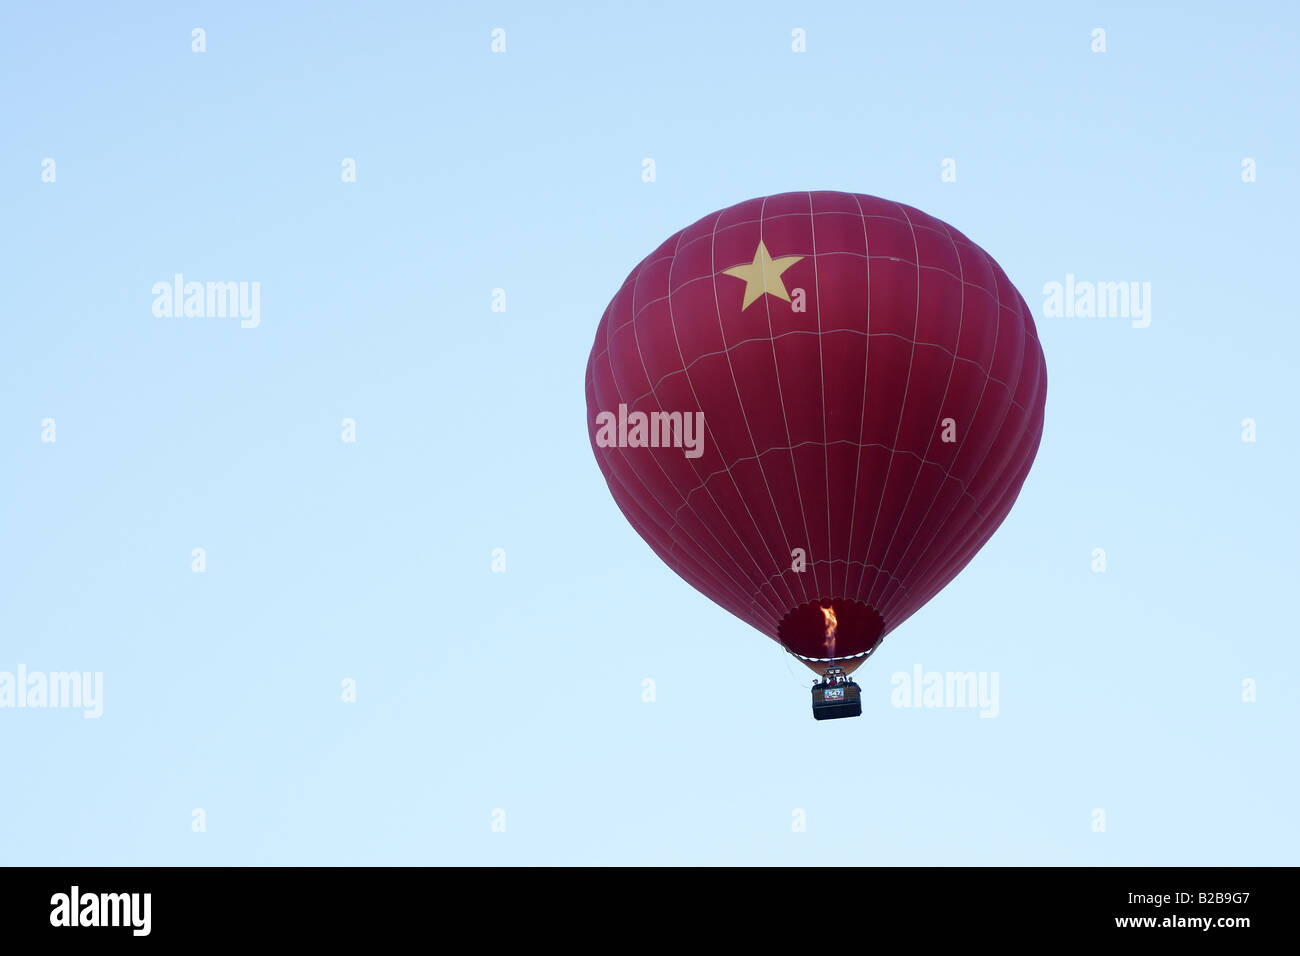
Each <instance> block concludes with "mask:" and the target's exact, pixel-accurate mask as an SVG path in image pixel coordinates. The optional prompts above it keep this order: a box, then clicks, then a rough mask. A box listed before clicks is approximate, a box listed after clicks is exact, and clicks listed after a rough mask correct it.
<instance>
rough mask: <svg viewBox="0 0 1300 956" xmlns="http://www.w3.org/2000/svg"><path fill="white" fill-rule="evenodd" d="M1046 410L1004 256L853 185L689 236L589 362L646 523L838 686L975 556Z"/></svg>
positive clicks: (1034, 343) (1040, 374)
mask: <svg viewBox="0 0 1300 956" xmlns="http://www.w3.org/2000/svg"><path fill="white" fill-rule="evenodd" d="M1046 396H1047V371H1046V366H1045V364H1044V361H1043V352H1042V349H1041V348H1040V346H1039V343H1038V337H1037V333H1036V330H1035V328H1034V322H1033V318H1032V317H1031V315H1030V311H1029V307H1028V306H1027V305H1026V304H1025V300H1024V299H1023V298H1022V297H1021V296H1020V294H1019V293H1018V292H1016V290H1015V288H1013V287H1012V285H1011V282H1010V281H1009V280H1008V279H1007V277H1006V275H1005V274H1004V273H1003V272H1002V270H1001V269H1000V268H999V267H998V264H997V263H996V262H994V261H993V259H992V258H991V257H990V256H989V255H988V253H986V252H984V250H982V249H980V248H979V247H978V246H977V245H975V244H974V243H973V242H971V241H970V240H969V239H967V238H966V237H965V236H963V235H962V234H961V233H960V232H958V231H957V230H956V229H953V228H952V227H951V226H949V225H947V224H946V223H943V222H940V221H939V220H938V219H935V218H934V217H932V216H928V215H926V214H925V213H923V212H921V211H919V210H917V209H913V208H912V207H910V206H904V205H902V204H900V203H896V202H890V201H888V200H884V199H878V198H876V197H874V196H862V195H855V194H853V193H839V192H802V193H782V194H780V195H776V196H768V197H766V198H762V199H753V200H750V201H748V202H743V203H740V204H738V205H735V206H731V207H730V208H727V209H724V210H722V211H721V212H716V213H713V214H712V215H709V216H705V217H704V218H703V219H701V220H700V221H699V222H697V223H695V224H694V225H692V226H688V227H687V228H686V229H683V230H682V231H681V232H679V233H677V234H676V235H674V236H672V237H670V238H669V239H668V240H667V241H666V242H664V243H663V245H661V246H660V247H659V248H658V249H656V250H655V251H654V252H653V253H651V254H650V255H649V256H647V257H646V258H645V260H644V261H642V262H641V264H640V265H638V266H637V267H636V268H635V269H633V270H632V272H631V274H630V275H629V276H628V277H627V279H626V281H624V283H623V286H622V288H621V289H619V291H618V294H617V295H615V296H614V299H613V301H612V302H610V304H609V307H608V308H607V309H606V310H605V314H604V316H603V317H602V318H601V320H600V327H599V328H598V329H597V330H596V342H595V345H593V346H592V350H591V357H590V358H589V359H588V362H587V411H588V429H589V431H590V436H591V442H592V448H593V450H594V451H595V453H596V460H597V462H598V463H599V465H600V469H601V471H602V472H603V473H604V475H605V480H606V482H607V483H608V484H609V489H610V492H611V493H612V494H613V496H614V500H615V501H616V502H617V503H618V506H619V508H620V509H622V511H623V514H624V515H625V516H626V517H627V520H628V521H629V522H631V524H632V526H633V527H634V528H635V529H636V530H637V532H638V533H639V534H640V535H641V537H643V538H644V539H645V540H646V542H647V543H648V544H649V545H650V547H651V548H653V549H654V551H655V553H656V554H658V555H659V557H660V558H662V559H663V561H664V562H665V563H666V564H667V565H668V566H669V567H671V568H672V569H673V570H674V571H676V572H677V573H678V574H679V575H681V576H682V577H683V578H685V579H686V580H687V581H688V582H689V583H690V584H691V585H693V586H694V587H695V588H696V589H698V590H699V591H701V592H703V593H704V594H705V595H706V596H707V597H709V598H710V599H712V600H713V601H715V602H717V603H718V604H720V605H721V606H722V607H724V608H726V609H727V610H728V611H730V612H731V613H733V614H735V615H736V616H737V617H739V618H741V619H742V620H745V621H748V622H749V623H750V624H752V625H753V626H754V627H756V628H758V629H759V630H760V631H762V632H763V633H764V634H766V635H768V636H769V637H771V638H773V639H774V640H776V641H778V642H779V643H780V644H782V645H783V646H784V647H785V648H786V649H788V650H789V651H791V652H792V653H794V654H795V655H796V656H798V657H800V658H801V659H803V660H804V662H805V663H807V664H808V665H809V666H810V667H812V668H813V669H814V670H818V671H822V670H824V669H825V667H826V666H827V665H828V663H829V662H830V661H835V662H836V664H837V665H838V666H842V667H844V668H845V669H846V670H851V669H852V668H853V667H854V666H856V665H857V664H860V663H861V661H862V659H864V658H865V657H866V655H868V654H869V653H870V652H871V651H873V650H874V649H875V648H876V646H877V645H878V644H879V642H880V640H881V638H883V637H884V635H885V634H888V633H889V632H890V631H891V630H893V629H894V628H896V627H897V626H898V625H899V624H901V623H903V621H905V620H907V618H908V617H909V616H910V615H911V614H912V613H913V612H915V611H916V610H917V609H918V608H919V607H921V605H923V604H924V603H925V602H926V601H928V600H929V599H930V598H931V597H933V596H934V595H935V594H936V593H937V592H938V591H939V590H940V589H941V588H942V587H943V586H944V585H945V584H947V583H948V582H949V581H951V580H952V579H953V577H954V576H955V575H956V574H957V573H958V572H959V571H960V570H961V569H962V568H963V567H965V566H966V564H967V562H969V561H970V560H971V558H973V557H974V556H975V553H976V552H977V551H979V549H980V548H981V547H982V546H983V545H984V542H986V541H987V540H988V539H989V537H990V536H991V535H992V534H993V532H994V531H995V530H996V529H997V527H998V525H1000V524H1001V523H1002V520H1003V518H1005V517H1006V515H1007V512H1008V511H1009V510H1010V509H1011V506H1012V504H1013V503H1014V502H1015V500H1016V496H1017V495H1018V494H1019V492H1020V486H1021V485H1022V484H1023V483H1024V480H1025V476H1026V475H1027V474H1028V472H1029V466H1030V465H1031V464H1032V462H1033V460H1034V455H1035V453H1036V452H1037V450H1038V442H1039V438H1040V437H1041V435H1042V430H1043V406H1044V402H1045V400H1046ZM832 624H833V625H834V626H833V627H832Z"/></svg>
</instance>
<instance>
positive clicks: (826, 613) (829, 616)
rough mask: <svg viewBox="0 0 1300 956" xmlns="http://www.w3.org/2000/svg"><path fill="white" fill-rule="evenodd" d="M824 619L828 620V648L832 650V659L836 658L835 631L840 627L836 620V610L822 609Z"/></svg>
mask: <svg viewBox="0 0 1300 956" xmlns="http://www.w3.org/2000/svg"><path fill="white" fill-rule="evenodd" d="M820 610H821V612H822V617H824V618H825V619H826V646H827V648H829V649H830V652H831V657H834V656H835V629H836V628H837V627H839V626H840V622H839V621H837V620H835V608H833V607H823V608H820Z"/></svg>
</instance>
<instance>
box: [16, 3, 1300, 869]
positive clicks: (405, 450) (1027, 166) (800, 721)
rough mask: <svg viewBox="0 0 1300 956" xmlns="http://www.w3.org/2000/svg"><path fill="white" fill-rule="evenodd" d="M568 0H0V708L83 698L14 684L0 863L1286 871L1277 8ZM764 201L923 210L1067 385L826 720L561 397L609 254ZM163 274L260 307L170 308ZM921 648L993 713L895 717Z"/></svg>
mask: <svg viewBox="0 0 1300 956" xmlns="http://www.w3.org/2000/svg"><path fill="white" fill-rule="evenodd" d="M556 6H559V5H555V4H544V5H538V4H534V3H528V4H486V5H478V4H472V5H471V4H464V5H459V4H438V5H435V4H429V3H375V4H349V5H343V4H324V3H312V4H308V3H301V4H262V3H246V2H245V3H236V2H222V3H210V4H209V3H203V4H164V3H156V4H130V5H125V6H121V5H106V4H98V3H89V2H85V3H76V4H57V3H52V4H8V5H6V6H5V10H4V14H3V18H4V22H3V29H0V91H2V92H0V102H2V103H3V134H2V137H0V143H2V147H0V203H2V208H3V210H4V214H3V222H4V226H5V229H4V251H3V262H4V290H5V303H4V305H5V307H4V310H3V317H2V318H0V322H3V340H2V343H3V344H2V346H0V449H2V450H3V456H4V457H3V465H2V468H0V508H2V509H3V510H2V512H0V548H2V550H0V679H2V675H3V673H4V672H10V673H14V674H16V673H17V670H18V668H19V667H20V666H21V667H23V668H25V669H26V671H28V672H41V673H51V672H60V671H73V670H75V671H84V672H92V673H93V672H99V673H102V675H103V695H102V701H101V704H102V715H101V716H100V717H98V718H95V719H87V718H85V717H83V715H82V712H81V710H78V709H72V708H63V709H51V708H44V709H41V708H22V709H19V708H15V707H8V708H0V755H3V766H4V769H3V772H0V862H4V863H26V864H150V863H159V864H236V863H283V864H292V863H307V864H327V863H471V864H474V863H483V864H489V863H596V862H605V863H651V864H664V863H800V864H825V863H828V862H841V861H851V862H861V863H890V864H933V863H958V864H975V863H991V864H1013V863H1014V864H1029V863H1048V864H1053V863H1083V864H1106V863H1120V864H1193V863H1220V864H1227V863H1237V864H1253V863H1291V864H1295V863H1297V862H1300V823H1297V820H1296V816H1295V792H1296V787H1297V753H1296V751H1297V744H1296V739H1297V728H1298V727H1300V689H1298V688H1297V679H1298V678H1300V661H1298V660H1297V657H1298V655H1297V649H1296V639H1297V634H1298V632H1300V625H1298V624H1297V616H1296V603H1295V594H1296V584H1295V582H1296V578H1297V574H1298V573H1300V560H1298V559H1297V556H1296V546H1295V541H1296V536H1297V531H1298V530H1300V507H1298V506H1297V502H1296V473H1297V465H1300V461H1298V458H1300V456H1298V455H1297V452H1296V448H1297V438H1298V437H1300V436H1298V435H1297V411H1298V410H1300V402H1298V401H1297V390H1298V388H1300V386H1298V384H1297V383H1298V381H1300V358H1297V355H1298V354H1300V351H1298V350H1300V334H1298V333H1297V325H1296V323H1297V311H1296V294H1295V271H1296V270H1295V253H1296V243H1295V240H1294V235H1295V233H1294V223H1295V221H1296V216H1297V212H1300V210H1298V209H1297V205H1298V204H1297V199H1298V198H1300V190H1298V189H1297V174H1298V173H1300V169H1298V168H1297V155H1298V154H1300V150H1298V147H1300V135H1298V134H1297V124H1296V106H1295V104H1296V102H1297V100H1298V99H1300V96H1298V95H1297V94H1298V93H1300V90H1298V89H1297V87H1298V86H1300V84H1298V83H1297V66H1296V63H1297V56H1296V46H1297V44H1296V39H1297V21H1298V20H1300V15H1298V14H1297V12H1296V7H1295V5H1294V4H1291V3H1285V2H1281V0H1275V2H1269V3H1262V4H1249V5H1245V6H1238V7H1233V8H1228V7H1224V6H1223V5H1221V4H1199V5H1187V4H1168V5H1150V4H1145V5H1133V4H1113V5H1092V4H1089V5H1080V4H1074V5H1071V4H1041V3H1027V4H1023V5H1016V6H1001V7H998V6H996V5H988V4H973V3H954V4H944V5H939V6H938V7H937V8H932V7H931V6H928V5H926V6H916V5H909V4H903V5H897V4H895V5H881V4H859V3H849V2H844V3H838V4H816V3H797V4H795V3H757V4H756V3H744V4H701V3H675V4H637V5H627V6H626V7H621V8H615V5H612V4H611V5H608V6H606V5H599V4H593V5H590V6H584V7H578V6H572V5H565V6H567V10H565V11H563V12H556V10H555V9H554V8H555V7H556ZM195 28H202V29H203V30H204V31H206V32H205V36H204V39H205V46H206V50H205V52H203V53H196V52H193V51H192V44H193V43H194V39H193V36H192V30H194V29H195ZM495 28H501V29H504V31H505V52H502V53H493V51H492V31H493V30H494V29H495ZM1095 28H1102V29H1104V30H1105V52H1104V53H1103V52H1093V49H1092V48H1093V46H1094V44H1095V40H1094V36H1093V31H1094V29H1095ZM796 29H802V30H803V31H805V34H804V35H805V37H806V52H802V53H798V52H794V50H793V49H792V44H793V43H794V42H795V37H794V34H793V31H795V30H796ZM647 158H650V159H653V160H654V163H655V180H654V181H653V182H646V181H644V180H643V176H642V169H643V160H645V159H647ZM47 159H52V160H53V161H54V165H53V166H52V167H49V166H48V165H46V166H43V161H45V160H47ZM348 159H351V160H354V161H355V173H356V176H355V179H356V181H355V182H345V181H344V175H343V173H344V165H343V164H344V162H345V160H348ZM1247 159H1250V160H1253V166H1249V165H1248V166H1247V167H1246V168H1245V172H1246V173H1247V174H1249V172H1250V170H1251V169H1253V172H1254V176H1253V178H1254V181H1250V182H1247V181H1243V171H1244V170H1243V161H1244V160H1247ZM945 160H952V161H953V162H952V164H950V165H949V166H948V167H945V165H944V163H945ZM945 168H949V169H955V172H956V179H955V181H952V182H945V181H944V177H943V173H944V170H945ZM51 170H52V171H53V174H54V180H53V181H52V182H48V181H44V179H43V176H45V177H46V178H48V173H49V172H50V171H51ZM1247 178H1250V177H1249V175H1248V176H1247ZM798 189H841V190H847V191H853V192H863V193H871V194H874V195H879V196H884V197H887V198H890V199H895V200H898V201H901V202H905V203H909V204H911V205H914V206H917V207H919V208H921V209H923V210H925V211H927V212H929V213H931V214H932V215H935V216H938V217H939V218H941V219H943V220H945V221H947V222H949V223H951V224H952V225H953V226H955V227H956V228H957V229H960V230H961V231H962V232H964V233H965V234H966V235H967V236H969V237H970V238H971V239H972V240H973V241H975V242H977V243H979V244H980V245H981V246H982V247H983V248H984V249H986V250H987V251H988V252H989V253H990V254H991V255H992V256H994V258H996V259H997V260H998V262H999V263H1000V264H1001V266H1002V267H1003V268H1004V269H1005V271H1006V273H1007V275H1008V276H1009V277H1010V278H1011V280H1012V282H1014V283H1015V284H1016V286H1017V288H1019V289H1020V291H1021V292H1022V294H1023V295H1024V296H1025V298H1026V300H1027V301H1028V302H1029V304H1030V305H1031V307H1032V308H1033V309H1034V313H1035V318H1036V321H1037V323H1038V330H1039V333H1040V335H1041V338H1042V343H1043V348H1044V352H1045V354H1046V358H1047V367H1048V373H1049V391H1048V398H1047V424H1046V430H1045V433H1044V438H1043V443H1042V447H1041V450H1040V452H1039V455H1038V460H1037V463H1036V465H1035V467H1034V469H1033V471H1032V472H1031V474H1030V476H1029V480H1028V482H1027V483H1026V485H1025V487H1024V491H1023V493H1022V494H1021V497H1020V500H1019V502H1018V503H1017V505H1016V507H1015V508H1014V509H1013V511H1012V512H1011V515H1010V517H1009V518H1008V520H1007V521H1006V523H1005V524H1004V525H1003V527H1002V528H1001V529H1000V530H999V532H998V533H997V534H996V535H995V536H994V537H993V539H992V540H991V541H990V542H989V544H988V545H987V547H986V548H985V549H984V550H983V551H982V552H981V553H980V555H979V556H978V557H977V558H976V559H975V560H974V561H973V562H972V563H971V564H970V565H969V566H968V567H967V568H966V569H965V571H963V572H962V574H961V575H960V576H959V577H958V578H957V579H956V580H955V581H954V582H953V583H952V584H951V585H950V586H949V587H948V588H947V589H945V590H944V591H943V592H942V593H941V594H940V595H938V596H937V597H936V598H935V599H934V600H933V601H932V602H931V603H930V604H929V605H928V606H927V607H925V608H924V609H922V610H921V611H920V612H919V613H917V614H916V615H915V616H914V617H913V618H912V619H910V620H909V621H908V622H907V623H906V624H904V625H903V626H902V627H900V628H899V629H898V630H896V631H894V632H893V633H892V634H891V635H890V636H889V637H888V638H887V640H886V642H885V643H884V645H882V647H881V649H880V651H879V652H878V653H877V654H876V655H875V656H874V657H873V658H872V659H871V660H870V661H869V662H868V663H867V664H866V665H865V666H864V667H863V668H862V669H861V670H860V671H859V672H858V675H857V676H858V679H859V681H860V682H861V684H862V687H863V694H864V714H863V716H862V718H860V719H857V720H843V721H832V722H828V723H818V722H815V721H814V720H813V719H812V717H811V715H810V713H809V702H808V690H807V687H808V685H809V683H810V679H811V675H810V673H809V672H808V671H806V669H804V668H803V667H802V666H801V665H799V664H798V663H797V662H795V661H793V660H792V659H791V658H789V657H788V656H787V655H785V654H784V653H783V652H782V651H781V649H780V648H779V647H778V646H777V645H776V644H775V643H773V642H771V641H770V640H769V639H767V638H766V637H764V636H762V635H760V634H758V633H757V632H755V631H753V630H752V629H751V628H750V627H748V626H747V625H745V624H742V623H740V622H738V621H736V620H734V619H733V618H731V617H730V616H729V615H727V614H726V613H725V612H723V611H722V610H720V609H719V608H717V607H716V606H715V605H713V604H712V603H710V602H709V601H708V600H707V599H705V598H704V597H702V596H701V595H699V594H698V593H696V592H695V591H694V590H692V589H691V588H690V587H689V586H687V585H686V584H685V583H684V582H683V581H681V580H680V579H678V578H677V577H676V576H675V575H673V574H672V573H671V572H669V571H668V570H667V569H666V568H665V567H664V566H663V565H662V564H661V563H660V562H659V561H658V560H657V559H656V558H655V556H654V555H653V553H652V552H651V551H650V549H649V548H648V547H647V546H646V545H645V544H644V543H643V542H642V541H641V539H640V538H639V537H638V536H637V535H636V534H635V533H634V532H633V531H632V529H631V527H630V526H629V525H628V524H627V523H626V521H625V520H624V519H623V517H622V515H621V514H620V513H619V511H618V509H617V508H616V507H615V505H614V503H613V501H612V499H611V497H610V495H609V493H608V491H607V489H606V487H605V484H604V481H603V479H602V478H601V475H600V473H599V470H598V469H597V467H596V464H595V461H594V459H593V456H592V453H591V449H590V447H589V445H588V439H587V432H586V422H585V418H586V408H585V402H584V396H583V371H584V367H585V364H586V361H587V355H588V352H589V350H590V347H591V343H592V338H593V335H594V332H595V328H596V324H597V322H598V320H599V318H600V315H601V313H602V311H603V309H604V307H605V305H606V304H607V302H608V301H609V299H610V297H611V296H612V295H613V294H614V292H615V291H616V290H617V289H618V286H619V285H620V283H621V282H622V280H623V278H624V277H625V276H626V275H627V273H628V272H629V270H631V269H632V267H633V266H635V265H636V264H637V263H638V262H639V261H640V260H641V259H642V258H643V257H644V256H645V255H647V254H648V253H649V252H651V251H652V250H653V249H654V248H655V247H656V246H657V245H658V244H659V243H660V242H662V241H663V240H664V239H665V238H666V237H668V236H669V235H670V234H672V233H673V232H675V231H677V230H678V229H680V228H682V227H683V226H685V225H687V224H689V223H691V222H694V221H695V220H696V219H698V218H700V217H701V216H703V215H705V214H706V213H709V212H712V211H713V210H716V209H718V208H721V207H723V206H727V205H730V204H732V203H735V202H738V201H740V200H743V199H746V198H750V197H753V196H761V195H767V194H771V193H775V192H782V191H786V190H798ZM177 273H180V274H183V275H184V276H185V277H186V280H187V281H203V282H208V281H232V282H247V283H252V282H257V283H259V290H260V309H259V322H258V324H257V326H256V327H255V328H242V327H241V323H240V320H239V319H238V318H230V317H202V318H200V317H188V318H187V317H179V318H177V317H171V318H167V317H158V316H156V315H155V314H154V300H155V293H154V292H153V288H154V285H155V283H159V282H163V281H171V280H172V278H173V276H174V275H175V274H177ZM1067 275H1072V276H1074V277H1075V279H1076V280H1078V281H1091V282H1121V281H1123V282H1138V283H1150V290H1151V291H1150V309H1151V311H1150V324H1149V326H1147V327H1145V328H1135V327H1134V326H1133V322H1132V321H1130V320H1129V319H1128V318H1124V317H1108V318H1099V317H1093V318H1085V317H1077V316H1076V317H1072V318H1066V317H1050V316H1047V315H1045V314H1044V302H1045V294H1044V287H1045V286H1047V285H1048V284H1049V283H1052V282H1061V283H1064V282H1065V281H1066V276H1067ZM250 288H251V286H250ZM494 289H504V290H505V311H504V312H499V311H493V308H492V305H493V290H494ZM48 419H52V420H53V423H54V424H53V428H54V429H55V431H54V438H55V440H54V441H53V442H51V441H47V440H43V436H46V437H48V430H49V427H50V426H48V425H45V424H43V422H45V421H46V420H48ZM344 419H351V420H353V421H354V422H355V441H354V442H348V441H344V440H343V424H342V423H343V420H344ZM1245 419H1251V420H1252V421H1253V422H1254V427H1255V433H1254V438H1255V440H1254V441H1243V433H1244V431H1245V429H1246V428H1247V427H1248V426H1243V421H1244V420H1245ZM1248 437H1249V436H1248ZM196 548H202V549H204V550H203V554H204V561H205V565H204V566H205V568H206V570H204V571H203V572H202V573H197V572H195V571H194V570H193V567H194V562H195V560H196V559H195V558H194V556H193V555H194V550H195V549H196ZM496 548H502V549H504V551H505V562H506V564H505V571H504V572H503V573H494V572H493V569H492V560H493V558H492V554H493V549H496ZM1095 549H1102V550H1104V559H1105V570H1104V571H1101V572H1099V571H1097V570H1094V568H1095V567H1097V566H1098V564H1097V558H1096V557H1095ZM918 666H920V667H921V668H922V670H923V671H924V672H930V671H934V672H940V673H946V672H977V673H984V674H986V675H993V674H996V675H997V677H998V689H999V700H998V709H997V716H996V717H994V718H992V719H987V718H984V717H981V716H980V713H979V711H978V710H976V709H973V708H961V707H939V708H903V707H896V706H894V699H893V697H892V695H893V693H894V691H895V690H896V689H897V688H896V687H895V685H894V684H893V683H892V682H891V681H892V677H893V675H894V674H896V673H898V672H906V673H909V674H910V673H912V672H913V671H914V669H915V668H916V667H918ZM647 679H650V680H652V681H653V682H654V683H653V688H654V701H653V702H646V701H645V700H644V699H643V698H644V697H645V696H646V693H645V690H644V688H645V687H646V686H647V685H645V683H644V682H645V681H646V680H647ZM345 680H351V681H354V682H355V694H356V700H355V702H352V703H349V702H345V701H344V700H343V699H342V698H343V695H344V690H343V682H344V681H345ZM1244 682H1248V683H1244ZM1243 697H1246V698H1251V697H1253V698H1254V699H1253V700H1249V699H1243ZM200 810H201V811H202V814H201V815H200V816H196V811H200ZM497 811H503V812H501V813H499V812H497ZM1098 811H1101V812H1102V814H1104V815H1099V813H1098ZM197 820H201V821H202V823H203V826H204V829H203V830H202V832H196V830H195V827H196V825H197V824H196V821H197ZM494 823H495V824H496V826H497V829H498V830H499V829H500V827H501V826H502V824H504V832H494ZM1100 824H1104V830H1101V829H1099V825H1100Z"/></svg>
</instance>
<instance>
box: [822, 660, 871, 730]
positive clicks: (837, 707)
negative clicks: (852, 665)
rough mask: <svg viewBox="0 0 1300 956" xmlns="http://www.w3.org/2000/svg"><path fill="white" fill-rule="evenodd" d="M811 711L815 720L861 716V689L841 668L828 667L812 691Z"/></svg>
mask: <svg viewBox="0 0 1300 956" xmlns="http://www.w3.org/2000/svg"><path fill="white" fill-rule="evenodd" d="M812 711H813V717H814V718H815V719H817V720H838V719H839V718H841V717H861V716H862V689H861V688H860V687H859V686H858V685H857V683H856V682H854V681H853V680H852V679H851V678H850V677H849V676H848V675H847V674H845V673H844V668H842V667H828V668H826V673H825V675H824V676H823V678H822V679H821V680H820V681H818V682H817V683H816V684H813V689H812Z"/></svg>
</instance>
